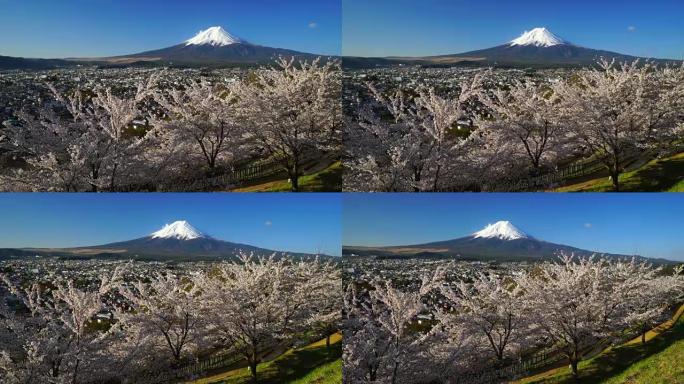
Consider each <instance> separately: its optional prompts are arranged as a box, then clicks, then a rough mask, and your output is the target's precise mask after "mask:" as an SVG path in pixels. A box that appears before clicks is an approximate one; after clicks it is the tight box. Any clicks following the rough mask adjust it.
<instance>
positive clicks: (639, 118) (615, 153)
mask: <svg viewBox="0 0 684 384" xmlns="http://www.w3.org/2000/svg"><path fill="white" fill-rule="evenodd" d="M674 73H676V72H672V70H668V72H667V73H666V72H663V71H662V70H661V69H659V68H657V67H655V66H654V65H653V64H650V63H639V62H638V61H635V62H633V63H622V64H616V63H615V61H614V60H613V61H611V62H608V61H606V60H604V59H602V60H601V61H599V63H598V68H588V69H582V70H580V71H578V72H576V76H575V77H573V80H572V81H565V82H563V83H562V85H561V86H558V87H555V88H554V90H555V92H556V93H557V95H558V97H559V98H561V99H562V100H563V103H562V106H561V107H560V108H561V110H562V113H563V114H564V119H566V121H567V122H568V124H572V125H573V133H574V135H575V136H576V137H577V140H578V141H579V143H580V144H581V145H583V146H585V148H586V149H587V150H588V151H589V154H590V155H593V156H595V157H596V158H597V159H598V160H599V161H600V162H601V163H602V164H603V165H604V166H605V168H606V169H607V170H608V173H609V175H610V178H611V181H612V183H613V189H614V190H615V191H619V190H620V182H619V176H620V174H621V173H622V172H623V171H624V169H625V164H623V162H622V161H623V159H624V157H625V155H627V154H629V153H630V151H636V150H638V149H640V148H644V147H646V148H650V147H653V146H654V145H655V146H657V145H658V144H659V142H660V141H662V140H663V138H664V137H672V136H673V135H677V134H678V126H677V121H676V120H675V116H676V115H677V114H678V113H679V112H677V109H673V108H672V107H673V105H674V104H673V103H675V104H676V103H678V101H676V100H678V99H679V100H681V97H682V93H681V86H675V85H673V84H670V85H668V86H667V87H664V86H665V83H666V82H667V81H666V79H668V76H672V75H673V74H674ZM679 103H680V104H681V101H679ZM679 117H680V118H681V116H679Z"/></svg>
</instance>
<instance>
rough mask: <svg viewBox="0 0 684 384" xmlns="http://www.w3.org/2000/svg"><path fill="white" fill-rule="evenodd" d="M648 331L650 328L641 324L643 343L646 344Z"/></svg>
mask: <svg viewBox="0 0 684 384" xmlns="http://www.w3.org/2000/svg"><path fill="white" fill-rule="evenodd" d="M646 332H648V328H647V327H646V324H644V325H642V326H641V344H646Z"/></svg>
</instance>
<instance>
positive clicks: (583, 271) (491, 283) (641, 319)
mask: <svg viewBox="0 0 684 384" xmlns="http://www.w3.org/2000/svg"><path fill="white" fill-rule="evenodd" d="M446 270H448V267H446V269H442V268H440V269H439V270H438V271H437V272H436V273H435V274H434V275H433V276H428V277H426V278H424V281H423V283H422V285H421V288H420V289H419V290H418V291H416V292H405V291H402V290H400V289H397V288H395V287H394V286H392V284H390V283H389V282H380V283H374V284H373V285H372V286H371V287H369V288H368V289H366V290H361V289H359V288H358V287H357V286H356V285H355V284H350V285H349V286H348V288H347V289H346V294H345V310H344V326H343V332H344V339H345V345H344V355H343V359H344V380H345V382H349V383H361V382H377V383H432V382H444V383H447V382H461V381H459V380H460V379H459V378H463V377H464V375H468V374H471V375H472V374H476V373H478V372H483V371H484V370H494V369H496V368H500V367H504V366H506V365H507V364H511V363H514V362H515V361H516V357H518V356H522V355H523V354H529V353H534V352H535V351H539V350H541V349H547V350H550V351H553V352H549V353H553V354H556V355H558V356H562V357H563V358H565V359H566V361H568V363H569V364H570V366H571V368H572V374H573V376H575V377H577V375H578V363H579V361H580V360H581V359H582V353H583V351H585V350H586V348H591V347H594V346H596V345H600V344H599V342H600V341H602V340H619V339H621V338H624V336H625V335H630V334H633V332H635V333H637V334H642V335H644V334H645V333H646V331H647V330H649V329H650V328H651V327H652V326H653V325H654V323H655V322H657V321H659V320H661V319H662V318H663V315H664V314H666V311H667V310H668V309H669V308H671V307H672V305H673V304H676V303H681V301H682V300H683V299H684V274H683V272H684V268H683V267H681V266H680V267H679V268H678V269H676V270H675V272H674V274H671V275H670V274H665V273H664V272H663V271H662V269H661V268H653V267H652V266H650V265H649V264H647V263H644V262H637V261H634V260H632V261H631V262H627V261H610V260H608V259H602V258H584V259H576V258H573V257H572V256H569V255H561V257H560V261H559V262H545V263H543V264H539V265H538V266H535V267H534V268H533V269H531V270H529V271H527V272H525V273H522V274H520V275H515V276H513V277H505V278H501V277H497V276H494V275H486V274H480V275H478V276H475V277H474V278H473V279H472V281H471V282H465V281H461V282H455V283H454V282H447V281H446V279H445V276H446V274H445V271H446ZM435 295H436V296H435ZM435 297H438V298H439V299H435ZM428 302H430V303H431V304H430V305H428V304H427V303H428ZM435 303H437V304H436V305H435ZM421 314H422V315H423V316H421V317H420V318H419V316H418V315H421ZM425 315H427V316H425ZM426 317H427V318H428V319H425V318H426ZM642 337H643V336H642ZM642 340H643V341H645V339H642Z"/></svg>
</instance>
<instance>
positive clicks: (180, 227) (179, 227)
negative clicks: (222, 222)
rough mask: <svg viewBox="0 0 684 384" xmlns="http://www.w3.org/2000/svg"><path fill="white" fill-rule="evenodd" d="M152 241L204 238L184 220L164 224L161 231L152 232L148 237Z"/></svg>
mask: <svg viewBox="0 0 684 384" xmlns="http://www.w3.org/2000/svg"><path fill="white" fill-rule="evenodd" d="M150 236H151V237H152V238H153V239H155V238H159V239H172V238H173V239H178V240H192V239H197V238H200V237H205V236H204V234H202V232H200V231H198V230H197V229H196V228H195V227H193V226H192V225H190V223H188V222H187V221H185V220H179V221H175V222H173V223H171V224H166V225H164V227H162V229H160V230H158V231H156V232H153V233H152V234H151V235H150Z"/></svg>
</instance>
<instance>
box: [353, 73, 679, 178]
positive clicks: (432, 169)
mask: <svg viewBox="0 0 684 384" xmlns="http://www.w3.org/2000/svg"><path fill="white" fill-rule="evenodd" d="M491 75H492V72H491V70H488V71H481V72H479V73H477V74H476V75H475V76H474V77H473V78H472V80H470V81H468V82H465V83H464V84H461V86H460V91H459V92H458V93H457V94H455V95H449V96H447V97H443V96H439V95H436V94H435V92H434V91H433V90H425V89H419V90H417V91H416V92H415V93H416V94H408V92H406V91H403V90H399V91H396V92H394V93H391V94H386V93H383V92H379V91H378V90H376V88H375V87H374V86H372V85H370V86H369V88H370V94H371V97H370V98H369V99H364V100H360V101H359V102H358V103H357V109H358V110H357V111H355V112H353V113H352V114H351V115H350V116H347V118H348V121H347V124H346V126H345V128H346V129H345V133H344V136H345V149H346V151H347V157H348V158H349V161H348V162H347V163H346V166H347V167H348V168H349V170H348V172H347V174H346V178H345V186H344V188H345V189H346V190H362V191H411V190H414V191H436V190H444V189H449V190H450V189H459V188H460V189H480V188H483V187H484V186H486V185H488V184H494V185H496V184H497V183H500V182H502V181H511V180H519V179H522V178H527V177H533V176H538V175H540V174H542V173H544V172H552V171H553V170H555V169H557V168H558V167H559V166H560V165H562V164H565V163H568V162H571V161H573V160H576V159H578V158H593V159H596V160H597V161H599V162H600V164H602V165H603V167H604V168H605V170H606V171H607V172H608V174H609V175H610V178H611V180H612V183H613V187H614V189H615V190H616V191H617V190H619V188H620V184H619V175H620V174H621V173H622V172H623V171H624V169H625V164H623V160H624V158H625V156H626V155H627V154H629V153H633V152H636V151H643V150H645V149H655V150H665V151H667V150H669V149H671V148H672V146H673V145H674V143H675V142H677V140H681V139H682V129H683V127H684V65H683V66H681V67H672V66H656V65H653V64H651V63H640V62H638V61H637V62H634V63H623V64H617V63H615V62H614V61H613V62H608V61H605V60H602V61H600V62H599V63H598V64H597V66H596V67H594V68H585V69H581V70H577V71H573V72H572V73H571V74H570V76H568V77H567V78H565V79H559V81H555V82H548V83H547V82H543V83H539V82H535V81H533V80H526V81H521V80H516V81H513V82H512V83H511V84H507V85H506V86H503V87H502V86H499V85H497V84H495V83H494V82H493V81H491V80H490V79H491V77H492V76H491ZM466 119H468V120H470V122H471V123H472V124H463V122H461V123H459V120H460V121H463V120H466ZM461 125H472V127H466V128H465V129H463V130H462V128H463V127H461Z"/></svg>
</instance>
